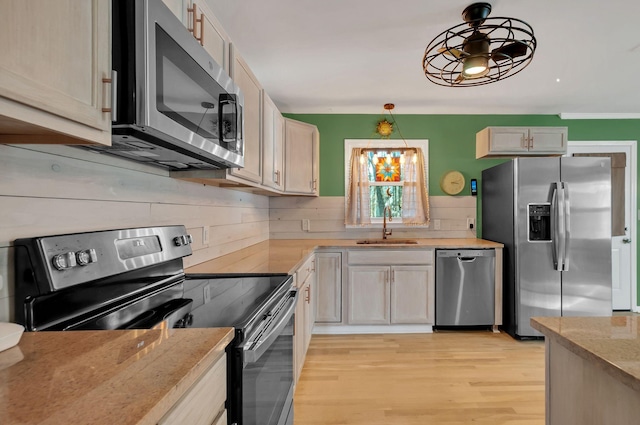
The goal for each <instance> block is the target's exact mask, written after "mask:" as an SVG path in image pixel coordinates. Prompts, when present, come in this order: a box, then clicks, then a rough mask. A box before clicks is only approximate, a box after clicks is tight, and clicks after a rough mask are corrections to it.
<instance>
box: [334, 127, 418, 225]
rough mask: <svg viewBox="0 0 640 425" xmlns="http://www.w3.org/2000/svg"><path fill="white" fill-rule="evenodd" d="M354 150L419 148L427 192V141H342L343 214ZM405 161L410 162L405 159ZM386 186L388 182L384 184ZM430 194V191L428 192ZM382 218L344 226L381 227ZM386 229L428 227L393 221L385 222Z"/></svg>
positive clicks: (372, 218)
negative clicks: (422, 159)
mask: <svg viewBox="0 0 640 425" xmlns="http://www.w3.org/2000/svg"><path fill="white" fill-rule="evenodd" d="M354 148H369V149H380V150H384V149H385V148H388V149H406V148H420V149H421V150H422V155H423V157H424V169H425V171H426V175H425V185H426V186H427V191H429V139H407V140H406V141H405V140H403V139H344V208H345V214H346V210H347V194H348V193H349V174H350V173H349V171H350V168H351V151H352V150H353V149H354ZM407 160H409V161H410V160H411V159H410V158H407ZM385 183H386V184H387V185H388V183H390V182H385ZM429 193H430V191H429ZM382 221H383V220H382V218H378V217H371V224H364V225H360V224H346V225H345V226H346V227H347V228H348V229H350V228H359V227H380V226H382ZM387 227H389V228H409V227H411V228H425V229H426V228H429V226H428V225H424V226H415V225H411V226H407V225H404V224H402V221H400V220H395V221H392V222H390V223H389V222H387Z"/></svg>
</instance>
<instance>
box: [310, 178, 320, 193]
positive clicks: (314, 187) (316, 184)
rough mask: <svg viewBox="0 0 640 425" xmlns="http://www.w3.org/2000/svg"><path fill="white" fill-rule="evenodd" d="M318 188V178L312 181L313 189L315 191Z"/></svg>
mask: <svg viewBox="0 0 640 425" xmlns="http://www.w3.org/2000/svg"><path fill="white" fill-rule="evenodd" d="M317 188H318V179H313V181H312V182H311V189H313V191H314V192H315V191H316V190H317Z"/></svg>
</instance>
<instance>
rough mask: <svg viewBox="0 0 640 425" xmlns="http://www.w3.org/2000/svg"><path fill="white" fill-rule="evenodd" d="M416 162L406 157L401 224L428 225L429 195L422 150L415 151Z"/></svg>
mask: <svg viewBox="0 0 640 425" xmlns="http://www.w3.org/2000/svg"><path fill="white" fill-rule="evenodd" d="M415 155H416V161H415V162H414V161H413V158H410V156H412V155H411V154H409V155H407V156H408V158H407V161H406V162H405V166H404V183H403V185H402V223H403V224H406V225H414V226H417V225H427V224H429V220H430V217H429V194H428V193H427V184H426V181H427V178H426V170H425V167H424V156H423V154H422V149H419V148H418V149H416V154H415Z"/></svg>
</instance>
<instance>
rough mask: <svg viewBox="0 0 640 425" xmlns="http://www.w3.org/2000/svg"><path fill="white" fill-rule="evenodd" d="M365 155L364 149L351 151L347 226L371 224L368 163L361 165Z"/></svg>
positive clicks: (346, 215)
mask: <svg viewBox="0 0 640 425" xmlns="http://www.w3.org/2000/svg"><path fill="white" fill-rule="evenodd" d="M361 155H364V149H362V148H354V149H353V150H352V151H351V161H350V166H349V176H348V178H349V186H348V187H349V192H348V193H347V211H346V214H345V224H350V225H354V224H355V225H357V224H360V225H364V224H370V223H371V205H370V201H369V199H370V196H371V195H370V193H369V176H368V174H367V162H368V161H364V163H363V164H361V163H360V156H361Z"/></svg>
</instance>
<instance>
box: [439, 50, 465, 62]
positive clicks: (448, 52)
mask: <svg viewBox="0 0 640 425" xmlns="http://www.w3.org/2000/svg"><path fill="white" fill-rule="evenodd" d="M438 53H444V54H445V55H450V56H453V57H455V58H456V59H460V58H461V57H463V56H465V55H466V53H464V52H463V51H462V50H458V49H454V48H453V47H451V48H446V47H441V48H439V49H438Z"/></svg>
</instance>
